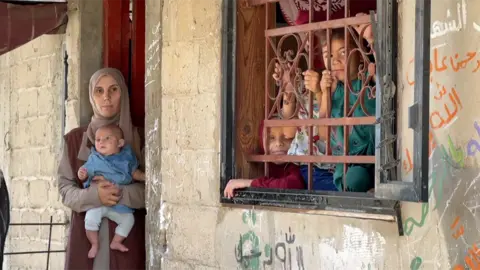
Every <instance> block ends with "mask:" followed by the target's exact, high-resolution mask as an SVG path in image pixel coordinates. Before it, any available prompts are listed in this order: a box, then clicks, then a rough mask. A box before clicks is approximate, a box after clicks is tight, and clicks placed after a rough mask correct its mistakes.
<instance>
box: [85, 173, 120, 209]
mask: <svg viewBox="0 0 480 270" xmlns="http://www.w3.org/2000/svg"><path fill="white" fill-rule="evenodd" d="M92 180H93V181H95V182H97V190H98V197H99V198H100V202H101V203H102V204H103V205H105V206H113V205H116V204H117V203H118V201H119V200H120V194H121V190H120V189H119V188H118V187H117V186H115V185H114V184H113V183H111V182H109V181H107V180H106V179H105V177H103V176H95V177H94V178H93V179H92Z"/></svg>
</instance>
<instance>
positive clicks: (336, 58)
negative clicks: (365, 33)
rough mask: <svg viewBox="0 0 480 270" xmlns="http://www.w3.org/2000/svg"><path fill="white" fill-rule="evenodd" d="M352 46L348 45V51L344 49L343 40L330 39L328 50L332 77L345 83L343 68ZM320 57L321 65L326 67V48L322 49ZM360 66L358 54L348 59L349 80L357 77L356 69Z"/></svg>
mask: <svg viewBox="0 0 480 270" xmlns="http://www.w3.org/2000/svg"><path fill="white" fill-rule="evenodd" d="M353 48H354V45H351V44H349V45H348V51H347V50H346V48H345V40H344V39H339V38H336V39H332V42H331V46H330V50H331V54H330V57H331V60H330V61H331V64H332V70H331V71H332V76H334V77H335V78H337V79H338V80H339V81H342V82H345V66H346V65H347V57H348V54H349V53H350V52H351V51H352V49H353ZM322 56H323V63H324V64H325V66H326V67H327V64H328V47H327V46H323V47H322ZM359 66H360V57H359V53H353V54H352V56H350V59H348V73H349V79H353V78H356V77H357V73H358V67H359Z"/></svg>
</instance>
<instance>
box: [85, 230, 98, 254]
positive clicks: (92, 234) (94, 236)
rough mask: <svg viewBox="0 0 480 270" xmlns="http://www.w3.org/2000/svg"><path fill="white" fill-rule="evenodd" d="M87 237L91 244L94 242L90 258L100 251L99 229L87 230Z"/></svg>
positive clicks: (89, 252)
mask: <svg viewBox="0 0 480 270" xmlns="http://www.w3.org/2000/svg"><path fill="white" fill-rule="evenodd" d="M87 238H88V241H90V244H92V247H91V248H90V250H89V251H88V258H90V259H93V258H95V256H97V253H98V231H89V230H87Z"/></svg>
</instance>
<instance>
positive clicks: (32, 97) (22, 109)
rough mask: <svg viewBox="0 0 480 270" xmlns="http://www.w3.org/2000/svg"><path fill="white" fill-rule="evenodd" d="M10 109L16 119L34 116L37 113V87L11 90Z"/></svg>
mask: <svg viewBox="0 0 480 270" xmlns="http://www.w3.org/2000/svg"><path fill="white" fill-rule="evenodd" d="M11 99H12V104H11V106H12V109H14V110H15V111H16V112H15V115H16V116H18V119H21V118H27V117H34V116H37V115H38V107H39V104H40V103H39V102H38V92H37V88H29V89H27V90H13V91H12V97H11Z"/></svg>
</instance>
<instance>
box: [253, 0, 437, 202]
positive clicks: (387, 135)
mask: <svg viewBox="0 0 480 270" xmlns="http://www.w3.org/2000/svg"><path fill="white" fill-rule="evenodd" d="M352 1H356V0H345V8H344V18H342V19H335V20H330V18H331V13H332V1H331V0H326V11H325V12H326V20H325V21H321V22H313V10H315V9H316V8H317V7H315V6H314V5H315V0H309V1H308V2H309V22H308V23H307V24H303V25H296V26H289V27H281V28H275V27H272V25H268V24H267V27H266V29H265V48H266V52H267V53H266V57H265V70H266V72H265V76H266V77H265V85H266V86H265V120H264V129H265V130H264V134H267V133H266V132H268V130H269V128H272V127H293V126H294V127H306V129H307V134H308V153H307V154H308V155H303V156H286V155H282V156H280V155H270V154H269V153H268V149H265V155H252V156H250V157H249V160H250V161H252V162H265V163H267V162H276V161H277V162H278V161H282V162H302V163H308V171H309V173H308V189H309V190H311V189H312V169H313V163H323V164H328V163H330V164H332V163H336V164H339V163H340V164H342V163H343V164H345V165H344V169H343V186H344V188H345V187H347V185H346V183H345V180H346V179H345V176H346V175H347V172H348V167H349V166H348V165H351V164H375V180H374V181H375V195H376V196H377V195H378V196H377V197H380V198H388V199H398V200H409V201H426V200H427V196H426V191H427V188H428V128H426V127H428V126H427V125H426V124H428V119H426V120H425V119H424V118H425V116H426V115H427V116H428V110H429V106H428V101H429V100H428V95H429V94H428V89H429V80H428V71H429V68H428V67H429V64H428V63H429V53H428V52H429V49H428V48H429V44H430V43H429V39H428V33H429V27H430V25H429V23H428V22H429V20H430V5H429V4H430V1H429V0H417V2H416V14H415V18H416V26H417V31H416V38H415V40H416V41H415V42H416V45H417V46H416V49H415V51H416V55H422V56H423V57H418V58H415V59H416V62H415V74H416V75H415V76H416V79H418V81H419V82H420V83H418V84H416V87H415V104H414V106H412V107H411V108H410V115H409V117H410V128H412V129H414V134H415V149H416V150H414V151H416V152H417V153H418V155H416V156H415V158H414V161H415V162H414V167H415V170H414V173H415V176H414V182H413V183H407V182H403V181H399V180H398V179H397V178H396V176H395V175H396V173H395V170H396V168H397V166H398V164H399V162H398V160H397V159H396V157H395V154H394V148H395V143H396V136H395V135H394V134H392V131H393V128H392V125H394V119H395V109H394V106H395V105H394V102H393V101H394V94H395V85H394V83H393V81H392V78H393V77H395V76H394V72H395V71H394V68H393V66H394V65H395V59H393V57H392V53H391V49H392V48H391V47H389V45H392V43H393V42H392V40H391V39H392V36H393V34H392V33H391V31H392V29H393V28H394V27H393V25H392V24H393V23H395V22H394V20H393V19H392V17H393V16H392V15H393V14H392V9H391V8H387V9H383V10H380V9H379V10H378V11H377V14H375V13H373V12H371V13H370V14H369V15H360V16H355V14H350V4H351V2H352ZM382 1H383V0H380V1H377V6H378V5H379V3H382ZM246 2H247V4H249V5H250V6H255V5H266V15H265V16H266V21H267V22H269V21H272V18H271V16H272V14H275V13H274V12H271V9H274V8H275V7H274V6H273V5H272V4H273V3H276V2H278V0H246ZM384 3H386V4H384ZM384 3H382V4H383V6H384V7H385V6H387V7H388V5H390V6H392V5H394V3H392V1H391V0H387V1H386V2H384ZM273 16H274V15H273ZM359 25H362V27H361V28H360V29H359V30H358V31H357V30H356V29H358V26H359ZM370 26H371V27H372V28H373V33H375V39H374V40H375V41H374V44H373V45H374V46H373V48H372V47H369V46H366V44H365V42H364V40H363V33H364V32H365V31H366V30H367V28H368V27H370ZM335 28H344V37H345V38H344V39H345V45H344V46H345V48H346V51H347V52H348V55H346V56H345V58H346V64H345V82H344V85H345V86H344V88H345V91H344V92H345V95H344V108H343V116H342V117H341V118H331V117H330V111H331V106H332V104H331V98H330V99H329V100H328V102H327V104H326V106H327V115H326V117H325V118H319V119H315V118H314V117H313V115H312V113H313V94H312V93H311V92H309V91H305V90H304V89H303V87H302V80H303V78H302V71H304V69H303V70H302V68H301V67H300V63H301V62H303V63H306V66H307V68H308V69H314V65H313V64H314V57H315V54H316V51H317V50H319V48H318V46H317V45H316V36H317V33H318V32H319V31H326V40H327V47H328V48H327V50H328V55H329V57H328V60H327V63H325V64H326V66H327V68H328V69H329V70H331V58H330V56H331V48H330V47H331V31H332V29H335ZM418 29H420V30H418ZM389 31H390V33H388V32H389ZM394 33H395V32H394ZM287 38H293V39H295V40H296V42H297V46H296V50H292V49H285V48H283V47H282V45H283V43H284V41H285V40H286V39H287ZM388 39H390V40H388ZM350 41H352V42H350ZM307 43H308V44H309V45H310V46H307ZM352 44H353V46H354V47H352ZM349 49H351V50H349ZM354 54H360V55H361V59H362V60H363V65H362V66H361V67H360V68H359V70H358V73H357V74H358V78H360V79H361V89H360V90H359V91H354V89H353V87H352V82H351V80H350V78H349V72H350V70H349V68H350V67H349V65H348V63H349V61H351V59H353V58H352V57H353V55H354ZM372 56H374V57H373V58H374V59H375V64H377V67H376V70H375V75H376V81H375V82H372V76H371V75H372V73H370V75H367V71H368V67H369V65H370V64H371V63H372V61H371V58H372ZM417 59H418V60H417ZM275 63H279V64H280V65H281V67H282V69H283V72H287V73H288V76H287V77H288V79H289V80H290V81H289V83H290V84H292V85H293V86H294V87H293V89H294V90H293V91H292V92H293V94H294V95H295V97H296V112H295V114H294V115H296V113H297V112H298V110H299V108H301V107H302V104H301V103H300V100H301V98H308V101H309V102H308V108H304V109H306V110H307V112H308V119H281V120H278V119H272V117H273V115H275V114H279V113H280V110H281V104H282V97H283V95H284V93H287V92H288V90H287V89H286V88H285V85H284V84H280V85H279V87H278V88H277V87H275V85H274V79H273V78H272V74H273V66H274V65H275ZM331 92H333V91H331ZM348 93H351V94H353V95H355V96H357V97H358V98H357V102H356V103H355V104H353V105H352V106H349V105H350V102H349V96H350V95H349V94H348ZM366 96H368V97H367V99H373V98H375V97H376V98H377V100H376V103H377V106H376V115H373V114H372V113H369V112H368V110H367V109H366V108H365V106H364V100H365V97H366ZM322 106H325V104H322ZM358 107H360V108H361V109H362V111H363V112H364V113H365V116H361V117H358V116H354V115H353V113H354V111H355V109H357V108H358ZM358 125H375V126H376V136H375V137H376V138H375V146H376V151H375V155H363V156H361V155H357V156H354V155H349V148H350V145H349V143H350V139H349V135H350V130H351V129H352V128H353V126H358ZM322 126H326V127H327V135H326V138H327V139H326V142H327V143H326V151H325V155H323V156H318V155H316V156H315V155H313V141H314V138H313V137H314V129H315V128H317V127H322ZM338 128H343V131H344V132H343V133H344V138H343V147H341V150H343V155H332V147H335V146H332V145H331V141H330V134H331V132H332V129H338ZM337 150H338V149H337ZM265 170H266V171H265V173H266V175H268V166H265ZM371 180H372V181H373V179H371ZM400 180H401V179H400ZM344 191H348V190H344ZM377 191H378V193H377Z"/></svg>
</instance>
